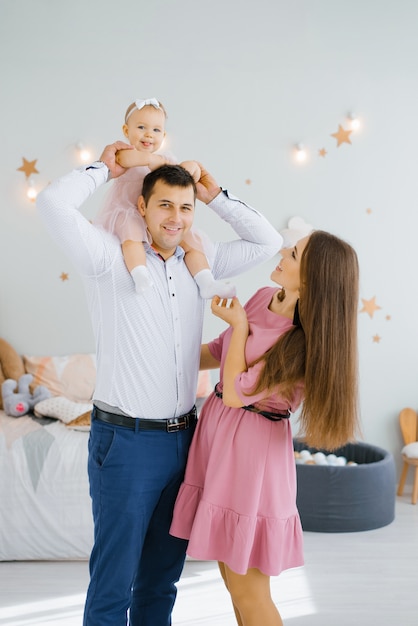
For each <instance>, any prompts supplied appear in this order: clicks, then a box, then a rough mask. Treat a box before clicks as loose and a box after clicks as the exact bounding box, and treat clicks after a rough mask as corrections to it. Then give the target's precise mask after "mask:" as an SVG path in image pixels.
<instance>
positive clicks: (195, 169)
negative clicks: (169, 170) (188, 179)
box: [180, 161, 201, 183]
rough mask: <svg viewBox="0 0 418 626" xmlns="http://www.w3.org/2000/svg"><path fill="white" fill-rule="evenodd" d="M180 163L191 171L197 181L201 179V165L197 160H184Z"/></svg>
mask: <svg viewBox="0 0 418 626" xmlns="http://www.w3.org/2000/svg"><path fill="white" fill-rule="evenodd" d="M180 165H181V166H182V167H184V169H185V170H187V171H188V172H189V174H190V175H191V176H192V177H193V180H194V182H195V183H197V182H198V181H199V180H200V174H201V172H200V167H199V164H198V163H197V162H196V161H182V162H181V163H180Z"/></svg>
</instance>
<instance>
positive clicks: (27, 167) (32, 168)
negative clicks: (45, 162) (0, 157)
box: [17, 157, 39, 178]
mask: <svg viewBox="0 0 418 626" xmlns="http://www.w3.org/2000/svg"><path fill="white" fill-rule="evenodd" d="M37 160H38V159H34V160H33V161H28V160H27V159H25V157H22V161H23V164H22V165H21V166H20V167H18V168H17V171H18V172H25V176H26V178H29V176H30V175H31V174H39V172H38V170H37V169H36V161H37Z"/></svg>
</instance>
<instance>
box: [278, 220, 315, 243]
mask: <svg viewBox="0 0 418 626" xmlns="http://www.w3.org/2000/svg"><path fill="white" fill-rule="evenodd" d="M313 230H314V227H313V226H312V224H307V223H306V222H305V220H304V219H303V217H299V216H295V217H291V218H290V220H289V221H288V224H287V228H285V229H283V230H281V231H280V234H281V236H282V237H283V248H293V246H295V245H296V244H297V242H298V241H299V239H303V238H304V237H307V236H308V235H310V234H311V233H312V231H313Z"/></svg>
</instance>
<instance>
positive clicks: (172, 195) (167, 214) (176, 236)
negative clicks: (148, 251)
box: [138, 180, 195, 259]
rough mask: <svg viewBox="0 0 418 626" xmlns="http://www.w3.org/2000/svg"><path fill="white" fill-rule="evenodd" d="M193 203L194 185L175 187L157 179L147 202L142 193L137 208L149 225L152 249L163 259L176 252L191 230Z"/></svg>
mask: <svg viewBox="0 0 418 626" xmlns="http://www.w3.org/2000/svg"><path fill="white" fill-rule="evenodd" d="M194 203H195V201H194V192H193V188H192V187H172V186H171V185H167V184H166V183H164V182H163V181H161V180H159V181H157V182H156V184H155V186H154V190H153V192H152V195H151V196H150V198H149V200H148V204H147V205H145V202H144V198H143V196H140V198H139V200H138V210H139V212H140V214H141V215H142V216H143V218H144V219H145V222H146V224H147V226H148V230H149V232H150V234H151V237H152V246H153V248H154V249H155V250H156V251H157V252H159V253H160V254H161V256H162V257H163V258H164V259H168V258H169V257H170V256H172V255H173V254H174V252H175V250H176V247H177V246H178V245H179V243H180V242H181V241H182V239H183V238H184V236H185V234H186V233H188V232H189V230H190V228H191V226H192V224H193V219H194Z"/></svg>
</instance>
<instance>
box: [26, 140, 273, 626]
mask: <svg viewBox="0 0 418 626" xmlns="http://www.w3.org/2000/svg"><path fill="white" fill-rule="evenodd" d="M128 148H129V147H128V146H127V144H125V143H123V142H115V143H114V144H112V145H109V146H107V147H106V148H105V149H104V151H103V153H102V155H101V157H100V161H98V162H95V163H93V164H92V165H91V166H87V167H83V168H80V169H78V170H75V171H73V172H71V173H70V174H68V175H67V176H64V177H62V178H60V179H58V180H57V181H55V182H53V183H52V184H51V185H49V186H48V187H47V188H46V189H45V190H44V191H43V192H42V193H41V194H39V196H38V201H37V204H38V207H39V210H40V213H41V215H42V218H43V219H44V221H45V222H46V226H47V228H48V229H49V231H50V233H51V234H52V236H53V237H54V239H55V240H56V241H57V242H58V243H59V244H60V245H61V246H62V247H63V249H64V250H65V251H66V252H67V253H68V255H69V256H70V258H71V259H72V261H73V263H74V264H75V265H76V267H77V268H78V270H79V271H80V273H81V275H82V277H83V279H84V284H85V288H86V293H87V298H88V302H89V308H90V314H91V319H92V323H93V328H94V332H95V337H96V349H97V382H96V390H95V394H94V409H93V413H92V424H91V434H90V441H89V463H88V470H89V480H90V493H91V497H92V503H93V518H94V547H93V550H92V554H91V558H90V585H89V589H88V592H87V600H86V606H85V612H84V626H126V621H127V615H128V614H129V623H130V624H131V625H132V626H169V625H170V624H171V611H172V608H173V605H174V601H175V597H176V586H175V583H176V582H177V581H178V579H179V577H180V574H181V571H182V568H183V564H184V558H185V550H186V542H185V541H183V540H180V539H177V538H175V537H172V536H171V535H169V533H168V530H169V527H170V523H171V516H172V510H173V505H174V501H175V498H176V495H177V491H178V488H179V485H180V483H181V481H182V478H183V472H184V467H185V463H186V458H187V452H188V448H189V445H190V441H191V438H192V435H193V431H194V427H195V423H196V411H195V408H194V399H195V392H196V384H197V374H198V364H199V354H200V344H201V333H202V323H203V313H204V301H203V300H202V299H201V298H200V296H199V293H198V288H197V286H196V283H195V282H194V280H193V278H192V276H191V274H190V273H189V271H188V269H187V267H186V265H185V263H184V262H183V256H184V251H183V250H182V248H180V247H179V245H178V244H179V243H180V241H181V240H182V239H183V237H184V235H185V234H186V233H187V232H188V230H189V229H190V227H191V225H192V223H193V216H194V205H195V193H197V197H198V198H199V199H200V200H201V201H202V202H205V203H206V204H208V205H209V206H210V208H211V209H212V210H214V211H215V212H216V213H217V214H218V215H219V217H221V219H223V220H225V221H227V222H228V223H229V224H230V225H231V226H232V228H233V229H234V230H235V231H236V233H237V234H238V236H239V237H240V239H238V240H235V241H232V242H223V243H216V244H215V245H214V250H213V259H212V271H213V274H214V276H215V278H217V279H219V278H225V277H228V276H232V275H234V274H237V273H239V272H242V271H244V270H246V269H248V268H250V267H253V266H254V265H256V264H257V263H260V262H262V261H265V260H267V259H269V258H270V257H272V256H273V255H274V254H275V253H276V252H277V251H278V250H279V249H280V246H281V241H282V239H281V236H280V235H279V234H278V233H277V232H276V231H275V229H274V228H273V227H272V226H271V225H270V224H269V223H268V222H267V220H265V219H264V218H263V217H262V216H261V215H260V214H259V213H258V212H257V211H255V210H254V209H252V208H251V207H248V206H246V205H245V204H243V203H241V202H240V201H239V200H236V199H232V198H230V197H229V196H228V194H227V193H226V192H224V191H222V190H221V189H220V187H219V186H218V185H217V183H216V182H215V180H214V179H213V177H212V176H211V175H210V174H209V173H208V172H207V171H205V169H204V168H203V167H202V168H201V171H202V174H201V178H200V180H199V182H198V183H197V185H196V186H195V183H194V181H193V179H192V177H191V176H190V174H189V173H188V172H187V171H186V170H185V169H183V168H182V167H180V166H178V165H166V166H163V167H161V168H158V169H157V170H154V171H153V172H151V173H150V174H148V176H147V177H146V178H145V180H144V187H143V195H142V196H141V197H140V198H139V201H138V209H139V211H140V212H141V214H142V215H143V217H144V219H145V221H146V223H147V227H148V229H149V232H150V234H151V237H152V242H153V244H152V247H151V246H150V247H149V248H148V249H147V266H148V268H149V271H150V273H151V276H152V280H153V283H154V285H153V287H152V288H150V289H148V290H147V291H146V292H144V293H143V294H140V295H139V294H137V293H136V291H135V288H134V285H133V282H132V278H131V276H130V274H129V272H128V270H127V269H126V266H125V263H124V260H123V256H122V253H121V248H120V244H119V241H118V240H117V239H116V238H115V237H113V236H112V235H110V234H109V233H106V232H105V231H103V230H101V229H99V228H97V227H95V226H93V225H92V224H90V222H89V221H88V220H86V219H85V218H84V217H83V216H82V215H81V213H80V212H79V211H78V209H79V207H80V206H81V205H82V204H83V203H84V201H85V200H87V198H88V197H89V196H90V195H91V194H92V193H93V192H94V191H95V190H96V189H97V188H98V187H99V186H100V185H102V184H103V183H105V182H106V181H107V179H108V177H109V176H111V177H113V178H115V177H117V176H119V175H121V174H122V173H123V172H124V171H125V170H124V169H123V168H122V167H120V166H119V165H118V164H117V163H116V161H115V154H116V152H117V151H118V150H122V149H128Z"/></svg>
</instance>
